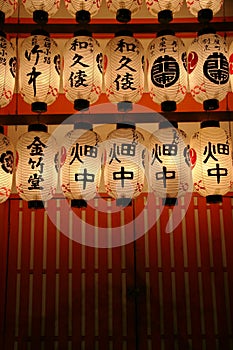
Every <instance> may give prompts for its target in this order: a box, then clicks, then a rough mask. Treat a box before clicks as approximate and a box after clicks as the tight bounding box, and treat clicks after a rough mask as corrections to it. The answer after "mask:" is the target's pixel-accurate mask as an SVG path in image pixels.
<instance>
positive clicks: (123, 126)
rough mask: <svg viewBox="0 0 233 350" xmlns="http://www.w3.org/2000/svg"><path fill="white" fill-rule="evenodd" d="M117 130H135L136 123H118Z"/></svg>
mask: <svg viewBox="0 0 233 350" xmlns="http://www.w3.org/2000/svg"><path fill="white" fill-rule="evenodd" d="M116 128H117V129H134V130H135V123H134V122H126V123H117V125H116Z"/></svg>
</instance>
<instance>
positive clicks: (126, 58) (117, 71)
mask: <svg viewBox="0 0 233 350" xmlns="http://www.w3.org/2000/svg"><path fill="white" fill-rule="evenodd" d="M104 79H105V89H106V95H107V97H108V99H109V101H110V102H115V103H118V109H119V110H121V108H122V109H123V110H125V109H132V103H137V102H138V101H139V100H140V99H141V97H142V95H143V92H144V49H143V47H142V45H141V43H140V42H139V40H137V39H135V38H134V37H133V36H132V35H131V34H130V33H129V32H123V33H122V32H119V33H117V34H116V36H115V38H113V39H111V40H110V41H109V42H108V44H107V46H106V50H105V56H104Z"/></svg>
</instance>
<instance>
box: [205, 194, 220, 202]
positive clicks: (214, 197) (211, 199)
mask: <svg viewBox="0 0 233 350" xmlns="http://www.w3.org/2000/svg"><path fill="white" fill-rule="evenodd" d="M206 203H208V204H211V203H222V196H221V195H220V194H214V195H209V196H206Z"/></svg>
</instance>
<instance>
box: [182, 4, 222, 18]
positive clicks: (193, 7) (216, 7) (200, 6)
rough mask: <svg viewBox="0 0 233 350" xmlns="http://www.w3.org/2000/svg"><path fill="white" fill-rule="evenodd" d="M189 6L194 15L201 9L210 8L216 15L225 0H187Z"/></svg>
mask: <svg viewBox="0 0 233 350" xmlns="http://www.w3.org/2000/svg"><path fill="white" fill-rule="evenodd" d="M186 4H187V8H188V9H189V11H190V12H191V13H192V15H194V16H196V17H197V15H198V12H199V11H200V10H204V9H210V10H212V12H213V15H215V14H216V13H217V12H218V11H219V10H220V9H221V7H222V5H223V0H186Z"/></svg>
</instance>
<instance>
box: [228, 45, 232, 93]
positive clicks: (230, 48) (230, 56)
mask: <svg viewBox="0 0 233 350" xmlns="http://www.w3.org/2000/svg"><path fill="white" fill-rule="evenodd" d="M229 73H230V86H231V91H232V92H233V41H232V42H231V44H230V47H229Z"/></svg>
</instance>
